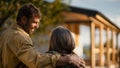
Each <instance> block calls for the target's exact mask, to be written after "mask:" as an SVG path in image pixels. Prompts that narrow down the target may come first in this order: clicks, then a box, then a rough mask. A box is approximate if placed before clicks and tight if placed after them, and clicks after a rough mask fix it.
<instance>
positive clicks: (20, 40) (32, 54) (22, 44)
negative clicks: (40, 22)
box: [0, 24, 60, 68]
mask: <svg viewBox="0 0 120 68" xmlns="http://www.w3.org/2000/svg"><path fill="white" fill-rule="evenodd" d="M0 54H1V55H0V68H25V67H28V68H54V67H55V64H56V61H57V60H58V59H59V57H60V55H58V54H56V55H51V54H41V53H39V52H37V51H36V50H35V48H34V46H33V42H32V40H31V38H30V36H29V34H28V33H26V32H25V31H24V30H23V29H22V28H21V27H20V26H18V25H17V24H14V25H12V26H11V27H10V28H9V29H7V30H6V31H4V32H3V33H2V34H1V37H0Z"/></svg>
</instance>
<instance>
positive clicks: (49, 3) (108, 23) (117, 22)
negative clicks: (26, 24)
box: [0, 0, 120, 68]
mask: <svg viewBox="0 0 120 68" xmlns="http://www.w3.org/2000/svg"><path fill="white" fill-rule="evenodd" d="M25 3H33V4H34V5H36V6H37V7H38V8H39V9H40V11H41V13H42V20H41V22H40V28H38V29H37V30H36V32H35V33H34V34H33V36H32V39H33V41H34V44H35V47H36V48H37V50H38V51H40V52H46V51H47V50H48V47H49V36H50V31H51V30H52V28H54V27H56V26H58V25H62V26H65V27H67V28H69V29H70V31H71V33H72V35H73V38H74V40H75V43H76V48H75V50H74V52H75V53H76V54H78V55H79V56H81V57H82V58H83V59H84V60H85V61H86V66H87V67H88V68H89V67H91V68H96V67H100V68H101V67H106V68H119V67H118V66H119V64H120V42H119V41H120V9H119V6H120V0H0V33H1V32H2V31H4V30H6V29H7V28H8V27H9V26H10V25H11V24H12V23H15V22H16V20H15V18H16V15H17V11H18V9H19V8H20V7H21V6H22V5H23V4H25Z"/></svg>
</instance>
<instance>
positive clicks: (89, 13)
mask: <svg viewBox="0 0 120 68" xmlns="http://www.w3.org/2000/svg"><path fill="white" fill-rule="evenodd" d="M62 14H63V15H64V17H65V22H66V24H64V26H66V27H67V28H69V29H70V30H71V31H72V32H73V33H75V43H76V45H77V44H78V43H79V42H78V36H80V33H79V26H80V25H81V24H82V25H86V26H88V27H90V40H91V44H90V50H91V51H90V52H91V64H90V66H91V68H95V67H96V61H95V54H97V53H99V56H100V58H99V59H100V61H99V66H100V67H104V66H105V63H103V61H102V56H103V54H104V53H106V66H107V67H108V68H109V67H110V65H111V64H113V65H115V64H118V59H119V57H118V41H119V40H118V35H119V33H120V28H119V27H117V26H116V25H115V24H113V23H112V22H111V21H110V20H109V19H108V18H107V17H105V16H104V15H103V14H102V13H100V12H98V11H96V10H91V9H85V8H78V7H70V11H69V12H63V13H62ZM96 28H98V29H99V31H100V32H99V42H100V43H99V48H96V47H95V29H96ZM103 30H105V31H106V40H107V41H106V47H105V48H104V45H103V42H102V40H103V38H102V36H103V34H102V31H103ZM109 31H111V33H112V35H111V36H112V41H111V42H112V44H111V45H112V47H111V48H110V46H109V45H110V41H109V40H110V39H109V37H110V36H109ZM115 36H116V45H115V44H114V43H115V41H114V37H115ZM115 46H116V47H115ZM110 54H112V56H110ZM110 58H112V60H110Z"/></svg>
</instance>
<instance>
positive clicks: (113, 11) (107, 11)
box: [64, 0, 120, 28]
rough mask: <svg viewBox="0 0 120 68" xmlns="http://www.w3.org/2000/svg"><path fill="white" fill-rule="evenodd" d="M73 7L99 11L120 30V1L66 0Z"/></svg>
mask: <svg viewBox="0 0 120 68" xmlns="http://www.w3.org/2000/svg"><path fill="white" fill-rule="evenodd" d="M64 1H66V3H69V4H70V5H72V6H76V7H82V8H88V9H92V10H97V11H99V12H101V13H102V14H103V15H105V16H106V17H107V18H108V19H110V21H112V22H113V23H114V24H116V25H117V26H118V27H119V28H120V8H119V6H120V0H71V1H70V0H64Z"/></svg>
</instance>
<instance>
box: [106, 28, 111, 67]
mask: <svg viewBox="0 0 120 68" xmlns="http://www.w3.org/2000/svg"><path fill="white" fill-rule="evenodd" d="M109 32H110V29H109V28H108V27H107V35H106V36H107V41H106V42H107V44H106V47H107V48H106V53H107V54H106V55H107V56H106V58H107V67H108V68H109V67H110V46H109V45H110V39H109Z"/></svg>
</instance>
